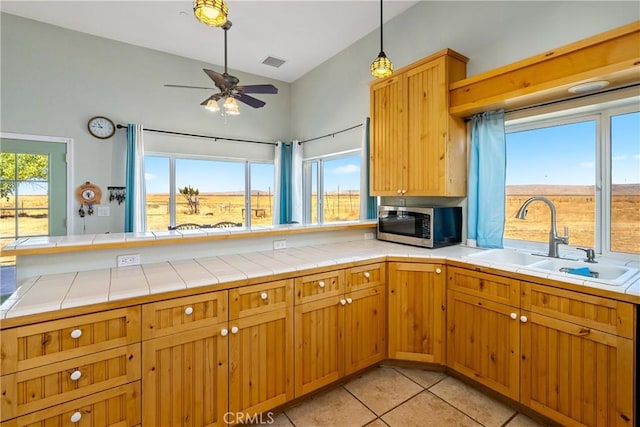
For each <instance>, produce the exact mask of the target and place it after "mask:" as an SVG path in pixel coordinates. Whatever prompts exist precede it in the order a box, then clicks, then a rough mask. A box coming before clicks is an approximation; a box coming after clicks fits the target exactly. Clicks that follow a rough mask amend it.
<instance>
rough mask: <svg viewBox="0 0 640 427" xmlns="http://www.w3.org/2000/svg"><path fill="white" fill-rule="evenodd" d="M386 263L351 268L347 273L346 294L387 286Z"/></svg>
mask: <svg viewBox="0 0 640 427" xmlns="http://www.w3.org/2000/svg"><path fill="white" fill-rule="evenodd" d="M385 271H386V270H385V263H383V262H381V263H377V264H369V265H363V266H360V267H353V268H349V269H347V271H346V273H345V274H346V282H347V285H346V292H351V291H357V290H359V289H365V288H371V287H374V286H379V285H384V284H385V277H386V276H385Z"/></svg>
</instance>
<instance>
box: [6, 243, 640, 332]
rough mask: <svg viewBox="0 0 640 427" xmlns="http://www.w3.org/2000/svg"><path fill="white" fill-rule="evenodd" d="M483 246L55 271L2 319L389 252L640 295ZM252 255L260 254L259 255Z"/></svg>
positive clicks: (307, 251) (368, 247)
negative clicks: (509, 261)
mask: <svg viewBox="0 0 640 427" xmlns="http://www.w3.org/2000/svg"><path fill="white" fill-rule="evenodd" d="M483 250H484V249H480V248H472V247H467V246H463V245H456V246H448V247H444V248H439V249H425V248H418V247H413V246H406V245H400V244H395V243H389V242H382V241H379V240H357V241H349V242H340V243H326V244H317V245H310V246H302V247H292V248H288V249H281V250H273V251H264V250H263V251H257V252H255V253H243V254H226V255H218V256H211V257H206V258H197V259H190V260H178V261H165V262H158V263H152V264H142V265H136V266H130V267H122V268H111V269H101V270H89V271H82V272H69V273H60V274H51V275H45V276H39V277H35V278H30V279H27V280H25V282H23V283H22V284H21V285H20V286H19V287H18V288H17V289H16V291H15V292H14V293H13V294H12V295H11V296H10V297H9V298H8V299H7V300H6V301H5V303H4V304H2V306H0V319H3V318H7V319H8V318H13V317H19V316H26V315H30V314H38V313H44V312H50V311H56V310H60V309H64V308H70V307H80V306H83V305H90V304H99V303H106V302H111V301H117V300H123V299H126V298H134V297H144V296H149V295H157V294H160V293H164V292H171V291H177V290H184V289H193V288H196V287H201V286H209V285H215V284H224V283H228V282H232V281H237V280H246V279H256V278H260V277H268V276H271V275H275V274H286V273H295V272H302V271H304V270H308V269H312V268H319V267H330V266H333V265H339V264H345V263H350V262H362V261H367V260H376V259H384V258H387V257H400V258H404V257H406V258H418V259H419V258H424V259H429V258H438V259H444V260H451V261H459V262H464V263H468V264H475V265H479V266H483V267H490V268H495V269H497V270H502V271H505V272H513V273H520V274H527V275H529V276H532V277H540V278H545V279H551V280H557V281H560V282H565V283H569V284H573V285H583V286H588V287H592V288H597V289H601V290H607V291H610V292H614V293H618V294H627V295H630V296H640V274H639V273H636V274H635V275H634V276H633V277H632V278H631V279H630V280H628V281H627V282H625V283H624V284H623V285H622V286H611V285H606V284H603V283H598V282H595V281H590V280H585V279H580V278H578V277H567V275H566V274H564V273H553V272H549V273H547V272H542V271H540V270H538V271H532V270H527V269H526V267H517V266H514V265H504V264H500V263H496V262H490V261H487V260H479V259H476V260H474V259H473V258H468V256H469V255H471V254H473V253H477V252H479V251H483ZM252 256H255V260H253V259H252ZM107 277H108V281H107ZM52 284H53V285H52Z"/></svg>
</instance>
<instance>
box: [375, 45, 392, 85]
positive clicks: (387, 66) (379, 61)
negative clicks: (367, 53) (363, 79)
mask: <svg viewBox="0 0 640 427" xmlns="http://www.w3.org/2000/svg"><path fill="white" fill-rule="evenodd" d="M391 74H393V64H392V63H391V60H390V59H389V58H387V55H385V54H384V52H380V53H379V54H378V57H377V58H376V59H374V60H373V62H372V63H371V75H372V76H373V77H376V78H378V79H381V78H384V77H389V76H390V75H391Z"/></svg>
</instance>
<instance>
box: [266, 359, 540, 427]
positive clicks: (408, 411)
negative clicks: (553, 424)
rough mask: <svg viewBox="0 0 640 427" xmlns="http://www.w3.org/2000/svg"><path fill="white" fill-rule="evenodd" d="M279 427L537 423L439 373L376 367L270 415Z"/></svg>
mask: <svg viewBox="0 0 640 427" xmlns="http://www.w3.org/2000/svg"><path fill="white" fill-rule="evenodd" d="M271 426H278V427H285V426H287V427H291V426H295V427H314V426H318V427H332V426H337V427H352V426H353V427H360V426H368V427H373V426H375V427H384V426H390V427H412V426H415V427H418V426H420V427H422V426H424V427H430V426H434V427H455V426H486V427H494V426H495V427H500V426H505V427H537V426H541V424H538V423H537V422H535V421H533V420H532V419H530V418H528V417H526V416H525V415H523V414H520V413H517V412H516V411H515V410H513V409H511V408H510V407H508V406H505V405H504V404H502V403H500V402H498V401H496V400H494V399H492V398H490V397H488V396H486V395H484V394H482V393H481V392H479V391H477V390H476V389H474V388H471V387H469V386H468V385H466V384H464V383H462V382H460V381H458V380H457V379H455V378H452V377H450V376H447V375H446V374H444V373H440V372H432V371H427V370H422V369H408V368H399V367H391V366H380V367H377V368H375V369H373V370H371V371H368V372H366V373H364V374H363V375H361V376H359V377H357V378H355V379H353V380H351V381H350V382H348V383H346V384H344V385H343V386H340V387H337V388H335V389H332V390H329V391H326V392H324V393H321V394H318V395H315V396H312V397H310V398H309V399H305V400H303V401H301V402H300V403H298V404H296V405H295V406H293V407H291V408H288V409H286V410H285V411H284V412H282V413H280V414H277V415H276V416H275V420H274V423H273V424H271Z"/></svg>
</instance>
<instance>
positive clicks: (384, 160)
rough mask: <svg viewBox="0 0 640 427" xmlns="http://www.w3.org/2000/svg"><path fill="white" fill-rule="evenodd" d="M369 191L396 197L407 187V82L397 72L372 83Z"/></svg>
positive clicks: (374, 193) (373, 193)
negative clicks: (404, 180) (405, 184)
mask: <svg viewBox="0 0 640 427" xmlns="http://www.w3.org/2000/svg"><path fill="white" fill-rule="evenodd" d="M370 92H371V93H370V97H371V99H370V102H371V134H370V144H371V145H370V153H369V156H370V168H371V169H370V181H371V186H370V189H369V190H370V192H371V195H374V196H397V195H398V191H400V190H401V189H403V188H404V184H403V177H404V175H405V174H406V168H407V165H406V164H405V161H404V156H405V148H406V147H405V145H406V137H405V127H406V126H405V122H406V119H407V118H406V115H405V102H406V98H405V93H406V90H405V85H404V77H403V76H402V75H397V76H394V77H390V78H388V79H384V80H381V81H379V82H376V83H375V84H373V85H372V86H371V91H370Z"/></svg>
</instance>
